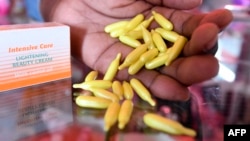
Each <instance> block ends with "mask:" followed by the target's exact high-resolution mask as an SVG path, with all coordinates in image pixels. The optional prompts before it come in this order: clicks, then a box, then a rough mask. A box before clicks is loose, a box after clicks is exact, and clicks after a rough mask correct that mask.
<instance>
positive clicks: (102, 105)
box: [76, 95, 112, 109]
mask: <svg viewBox="0 0 250 141" xmlns="http://www.w3.org/2000/svg"><path fill="white" fill-rule="evenodd" d="M111 102H112V101H111V100H109V99H106V98H101V97H95V96H88V95H79V96H77V97H76V104H77V105H78V106H80V107H85V108H95V109H106V108H107V107H108V106H109V104H110V103H111Z"/></svg>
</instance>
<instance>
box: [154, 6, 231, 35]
mask: <svg viewBox="0 0 250 141" xmlns="http://www.w3.org/2000/svg"><path fill="white" fill-rule="evenodd" d="M153 10H155V11H157V12H159V13H161V14H162V15H163V16H165V17H166V18H167V19H169V20H170V21H171V22H172V23H173V24H174V31H176V32H178V33H180V34H182V35H184V36H186V37H191V35H192V33H193V32H194V30H195V29H196V28H197V27H198V26H200V25H202V24H205V23H213V24H215V25H216V26H217V27H218V28H219V30H220V31H221V30H223V29H224V28H225V27H226V26H227V25H228V24H230V22H231V21H232V18H233V17H232V13H231V12H230V11H228V10H226V9H220V10H215V11H212V12H210V13H207V14H203V13H200V14H195V15H194V14H191V13H189V12H184V11H178V10H173V9H166V8H164V7H156V8H154V9H153Z"/></svg>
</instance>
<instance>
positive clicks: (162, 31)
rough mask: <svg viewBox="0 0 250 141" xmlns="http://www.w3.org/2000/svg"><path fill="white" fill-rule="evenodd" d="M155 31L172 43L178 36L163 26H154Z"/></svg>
mask: <svg viewBox="0 0 250 141" xmlns="http://www.w3.org/2000/svg"><path fill="white" fill-rule="evenodd" d="M155 31H156V32H158V33H159V34H160V35H161V37H162V38H164V39H165V40H167V41H170V42H172V43H174V42H176V40H177V39H178V37H179V36H180V35H179V34H178V33H176V32H174V31H169V30H166V29H164V28H156V29H155Z"/></svg>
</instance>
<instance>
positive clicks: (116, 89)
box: [112, 80, 123, 100]
mask: <svg viewBox="0 0 250 141" xmlns="http://www.w3.org/2000/svg"><path fill="white" fill-rule="evenodd" d="M112 91H113V93H115V94H117V95H118V97H119V99H120V100H122V99H123V87H122V84H121V82H120V81H118V80H115V81H113V83H112Z"/></svg>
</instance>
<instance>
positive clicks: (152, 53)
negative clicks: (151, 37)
mask: <svg viewBox="0 0 250 141" xmlns="http://www.w3.org/2000/svg"><path fill="white" fill-rule="evenodd" d="M158 54H159V51H158V49H156V48H152V49H150V50H148V51H147V52H145V53H143V54H142V55H141V56H140V60H141V61H142V62H144V63H146V62H149V61H151V60H152V59H154V58H155V57H156V56H157V55H158Z"/></svg>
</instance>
